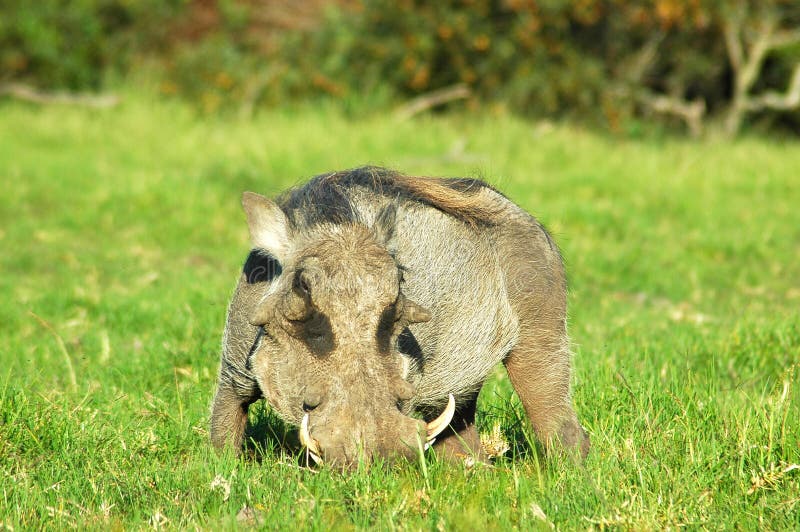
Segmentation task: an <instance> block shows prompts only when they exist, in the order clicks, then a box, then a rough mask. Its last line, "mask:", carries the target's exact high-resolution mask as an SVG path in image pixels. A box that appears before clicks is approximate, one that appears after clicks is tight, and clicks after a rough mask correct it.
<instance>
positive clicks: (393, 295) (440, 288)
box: [211, 167, 589, 465]
mask: <svg viewBox="0 0 800 532" xmlns="http://www.w3.org/2000/svg"><path fill="white" fill-rule="evenodd" d="M243 204H244V207H245V211H246V213H247V215H248V223H249V225H250V231H251V238H252V240H253V244H254V251H253V252H252V253H251V255H250V257H249V258H248V261H247V262H246V264H245V269H244V272H243V274H242V277H241V279H240V281H239V285H238V286H237V290H236V293H235V294H234V297H233V299H232V301H231V305H230V308H229V312H228V322H227V325H226V332H225V338H224V341H223V355H222V365H221V368H220V378H219V386H218V391H217V395H216V397H215V400H214V407H213V411H212V423H211V438H212V441H213V443H214V445H215V446H217V447H221V446H222V445H224V444H225V443H226V442H229V443H232V444H233V445H234V446H236V447H237V448H238V447H239V446H240V445H241V439H242V433H243V430H244V426H245V423H246V412H247V406H248V405H249V404H250V403H251V402H252V401H254V400H256V399H258V398H259V397H261V396H263V397H265V398H266V399H267V400H268V402H269V403H270V404H271V406H272V407H273V408H274V409H275V411H276V412H277V413H278V414H280V415H281V416H282V417H283V418H284V419H286V420H287V421H289V422H291V423H295V424H299V422H300V419H301V418H302V417H303V416H304V415H308V416H309V419H310V434H311V435H312V437H314V438H315V439H316V440H318V441H319V443H320V445H321V448H322V452H323V453H324V455H325V459H326V460H329V461H333V462H338V463H340V464H345V465H346V464H351V463H353V462H354V461H355V460H356V459H358V458H366V459H369V458H371V457H374V456H385V457H388V456H392V455H406V456H410V455H412V454H413V453H414V452H415V451H414V448H415V442H418V441H419V439H420V438H421V437H422V435H423V433H424V430H425V426H424V424H423V423H422V422H420V421H418V420H415V419H414V418H413V417H410V416H411V415H412V414H413V413H415V412H416V413H418V414H419V415H421V416H422V417H423V418H424V419H425V420H430V419H432V418H434V417H436V416H437V415H438V413H439V411H440V410H441V409H442V407H443V406H444V403H445V402H446V399H447V396H448V394H452V395H453V396H454V397H455V398H456V403H457V412H456V415H455V417H454V418H453V421H452V423H451V425H450V428H449V429H448V431H447V432H445V433H443V434H442V435H440V436H439V439H438V442H437V444H436V446H437V448H438V449H440V450H441V451H443V452H444V453H445V454H446V455H448V456H457V455H461V454H463V453H472V454H474V455H475V456H477V457H483V455H482V451H481V447H480V439H479V436H478V433H477V430H476V428H475V403H476V400H477V394H478V392H479V391H480V388H481V385H482V384H483V381H484V380H485V379H486V377H487V375H488V374H489V373H490V371H491V369H492V368H493V367H494V365H495V364H497V363H498V362H500V361H502V362H504V363H505V365H506V368H507V370H508V374H509V377H510V379H511V382H512V385H513V386H514V389H515V390H516V391H517V393H518V394H519V396H520V399H521V400H522V403H523V405H524V407H525V410H526V412H527V414H528V417H529V419H530V421H531V423H532V425H533V428H534V430H535V432H536V434H537V435H538V437H539V438H540V439H541V440H542V441H543V442H544V443H545V445H546V446H547V447H548V448H552V447H553V446H554V445H555V444H557V443H558V444H560V446H561V447H565V448H568V449H576V450H578V451H579V454H580V455H581V456H585V455H586V453H587V452H588V449H589V439H588V436H587V435H586V433H585V431H584V430H583V428H582V427H581V426H580V423H579V422H578V420H577V417H576V415H575V412H574V411H573V409H572V403H571V399H570V373H571V360H570V350H569V339H568V336H567V331H566V283H565V277H564V268H563V265H562V261H561V257H560V255H559V253H558V250H557V248H556V246H555V244H554V243H553V241H552V239H551V238H550V236H549V235H548V234H547V232H546V231H545V230H544V228H543V227H542V226H541V225H540V224H539V223H538V222H537V221H536V220H535V219H534V218H533V217H531V216H530V215H528V214H527V213H525V212H524V211H523V210H522V209H520V208H519V207H517V206H516V205H514V204H513V203H512V202H511V201H509V200H508V199H507V198H505V197H504V196H502V195H501V194H500V193H498V192H497V191H495V190H493V189H492V188H491V187H489V186H488V185H486V184H485V183H483V182H481V181H478V180H471V179H450V180H441V179H434V178H427V177H409V176H404V175H402V174H399V173H397V172H393V171H390V170H386V169H382V168H375V167H366V168H359V169H355V170H349V171H344V172H336V173H331V174H325V175H322V176H318V177H316V178H314V179H312V180H311V181H309V183H307V184H306V185H305V186H303V187H299V188H296V189H293V190H291V191H289V192H287V193H286V194H284V195H283V196H281V197H280V198H279V199H278V200H277V203H273V202H271V201H269V200H267V199H266V198H262V197H260V196H258V195H255V194H249V193H248V194H245V197H244V199H243Z"/></svg>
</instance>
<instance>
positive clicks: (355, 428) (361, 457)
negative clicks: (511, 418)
mask: <svg viewBox="0 0 800 532" xmlns="http://www.w3.org/2000/svg"><path fill="white" fill-rule="evenodd" d="M454 413H455V400H454V398H453V396H452V394H451V395H450V396H449V397H448V402H447V406H446V407H445V409H444V411H443V412H442V413H441V415H439V417H437V418H436V419H434V420H433V421H431V422H429V423H424V422H422V421H420V420H418V419H414V418H412V417H408V416H404V415H402V414H400V413H399V412H398V413H397V414H393V415H391V416H389V417H388V418H387V419H382V420H376V419H359V420H355V419H350V420H343V422H342V423H341V424H332V423H330V422H324V423H323V424H321V425H319V426H314V427H312V426H311V425H312V422H311V421H310V420H311V414H313V412H312V413H306V414H305V415H304V416H303V420H302V422H301V423H300V443H302V444H303V446H304V447H305V448H306V451H307V453H308V456H309V457H310V458H311V459H312V460H313V461H314V462H316V463H318V464H320V465H321V464H323V463H329V464H331V465H334V466H337V467H344V468H348V467H353V466H355V465H357V464H358V463H359V462H363V463H369V462H370V461H371V460H372V457H373V456H383V457H388V458H391V457H393V456H403V457H406V458H411V457H413V456H414V455H415V454H416V453H418V452H420V450H423V451H424V450H427V449H428V447H429V446H430V445H432V444H433V442H434V441H435V440H436V436H438V435H439V434H440V433H441V432H442V431H443V430H444V429H445V428H447V426H448V425H449V424H450V421H451V420H452V419H453V414H454ZM370 440H372V441H370Z"/></svg>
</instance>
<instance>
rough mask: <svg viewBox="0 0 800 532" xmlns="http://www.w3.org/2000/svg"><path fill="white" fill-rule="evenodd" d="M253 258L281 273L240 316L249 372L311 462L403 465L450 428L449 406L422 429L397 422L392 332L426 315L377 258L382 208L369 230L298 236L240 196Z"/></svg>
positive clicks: (399, 383) (385, 257)
mask: <svg viewBox="0 0 800 532" xmlns="http://www.w3.org/2000/svg"><path fill="white" fill-rule="evenodd" d="M243 205H244V209H245V212H246V213H247V217H248V224H249V226H250V233H251V238H252V241H253V244H254V245H255V247H256V249H258V250H263V251H264V252H265V253H269V254H270V255H272V256H273V257H274V258H276V259H277V260H278V261H279V262H280V264H281V274H280V275H279V276H278V277H276V278H275V279H274V280H273V281H272V283H271V284H270V285H269V288H268V290H267V291H266V293H265V294H264V295H263V297H262V298H261V300H260V302H259V303H258V304H257V305H256V307H255V311H254V312H253V314H252V315H251V316H250V317H249V320H250V323H251V324H253V325H255V326H257V327H260V329H259V337H258V338H257V339H256V344H257V345H256V346H255V347H254V349H253V350H252V355H251V359H250V361H249V364H250V366H251V369H252V372H253V374H254V375H255V376H256V378H257V380H258V382H259V385H260V386H261V389H262V391H263V393H264V395H265V397H266V398H267V400H269V402H270V403H271V404H272V405H273V407H275V408H276V409H277V410H278V412H279V413H281V414H282V415H283V416H284V417H285V418H286V419H288V420H291V421H294V422H295V423H297V424H298V425H300V439H301V442H302V443H303V444H304V445H305V446H306V447H307V448H308V451H309V454H310V455H311V456H312V457H313V458H314V459H315V460H316V461H318V462H321V461H325V462H331V463H335V464H338V465H340V466H349V465H352V464H354V463H357V461H358V460H360V459H364V460H370V459H371V458H373V457H375V456H382V457H387V458H390V457H392V456H397V455H401V456H402V455H405V456H412V455H413V454H414V453H416V452H418V449H419V447H420V445H422V446H426V443H427V442H428V441H430V440H431V439H432V438H433V437H434V436H435V435H436V434H437V433H438V432H440V431H441V430H443V429H444V428H445V426H447V424H448V423H449V422H450V418H451V417H452V414H453V408H454V407H453V404H452V398H451V400H450V403H449V404H448V407H447V408H446V409H445V412H444V413H443V414H442V416H440V418H439V419H437V420H435V421H432V422H431V423H430V424H428V425H426V424H425V423H424V422H422V421H420V420H417V419H414V418H412V417H410V416H408V415H405V414H404V413H403V412H402V410H401V407H402V404H403V401H406V400H408V399H411V398H412V396H413V394H414V387H413V386H412V385H411V384H410V383H409V382H407V381H406V380H404V378H403V373H402V357H401V355H400V354H399V352H398V351H397V349H396V340H397V337H398V335H399V334H400V333H401V331H403V329H404V328H405V327H407V326H408V325H410V324H412V323H418V322H424V321H428V320H429V319H430V317H431V316H430V313H429V312H428V311H427V310H426V309H424V308H422V307H421V306H420V305H418V304H416V303H414V302H413V301H411V300H409V299H408V298H406V297H405V296H404V295H403V291H402V283H403V273H402V269H401V268H400V267H399V266H398V264H397V263H396V262H395V260H394V259H393V257H392V255H391V254H390V252H389V251H388V250H387V243H388V242H389V241H390V240H391V238H392V229H391V228H392V227H393V223H394V212H395V211H394V209H393V208H391V207H389V208H386V209H384V211H383V212H382V213H381V214H380V215H379V216H378V217H377V220H376V222H375V223H374V224H372V225H371V227H369V228H368V227H367V226H366V225H363V224H360V223H346V224H337V225H331V224H321V225H317V226H312V227H311V228H304V229H302V230H299V229H298V228H296V227H294V226H293V224H291V223H290V221H289V220H288V219H287V217H286V216H285V214H284V213H283V211H281V209H280V208H279V207H278V206H277V205H276V204H275V203H273V202H271V201H270V200H267V199H266V198H263V197H261V196H259V195H257V194H252V193H245V195H244V197H243Z"/></svg>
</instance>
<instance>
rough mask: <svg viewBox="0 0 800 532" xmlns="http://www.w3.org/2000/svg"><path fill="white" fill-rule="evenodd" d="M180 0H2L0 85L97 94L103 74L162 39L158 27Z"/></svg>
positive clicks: (179, 3)
mask: <svg viewBox="0 0 800 532" xmlns="http://www.w3.org/2000/svg"><path fill="white" fill-rule="evenodd" d="M182 3H183V2H181V1H180V0H141V1H136V2H133V1H130V0H128V1H126V0H36V1H35V2H32V1H30V0H4V2H3V6H2V11H0V81H9V80H14V81H24V82H27V83H31V84H33V85H36V86H38V87H41V88H51V89H53V88H66V89H97V88H99V87H100V86H101V84H102V82H103V78H104V75H105V73H106V72H107V71H108V70H109V69H112V68H114V69H117V68H122V69H124V68H125V67H126V66H127V65H128V63H129V60H130V57H131V54H132V53H133V51H134V50H135V49H137V48H143V47H144V46H145V44H146V43H150V44H148V46H151V45H152V44H154V43H158V42H160V41H161V40H162V39H163V35H162V34H161V33H160V32H161V31H162V28H163V25H162V24H161V22H163V21H164V20H166V19H168V18H170V17H172V16H174V15H175V14H176V13H177V10H178V8H180V6H181V5H182Z"/></svg>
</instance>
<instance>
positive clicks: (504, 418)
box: [478, 393, 545, 466]
mask: <svg viewBox="0 0 800 532" xmlns="http://www.w3.org/2000/svg"><path fill="white" fill-rule="evenodd" d="M491 403H492V404H490V405H482V406H483V407H482V408H479V410H478V428H479V430H480V432H481V440H482V441H483V442H484V445H485V444H487V443H489V442H488V441H487V436H488V439H494V437H495V436H494V435H493V433H494V430H495V427H496V426H499V427H500V436H501V437H502V439H503V440H505V443H506V444H507V445H508V451H506V452H505V453H504V454H503V455H502V456H501V457H498V458H496V459H495V464H497V465H500V464H503V463H510V462H524V461H531V462H533V463H535V464H537V465H538V466H541V465H542V464H544V463H545V450H544V446H543V445H542V444H541V443H540V442H539V441H538V440H537V439H536V438H535V436H534V435H533V429H532V428H531V427H530V424H529V423H528V418H527V416H526V415H525V413H524V410H523V408H522V404H521V403H520V402H519V400H518V399H517V397H516V395H515V394H513V395H511V396H506V397H504V396H503V395H501V394H499V393H495V397H494V398H493V399H492V401H491ZM490 444H496V443H495V442H491V443H490Z"/></svg>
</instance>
